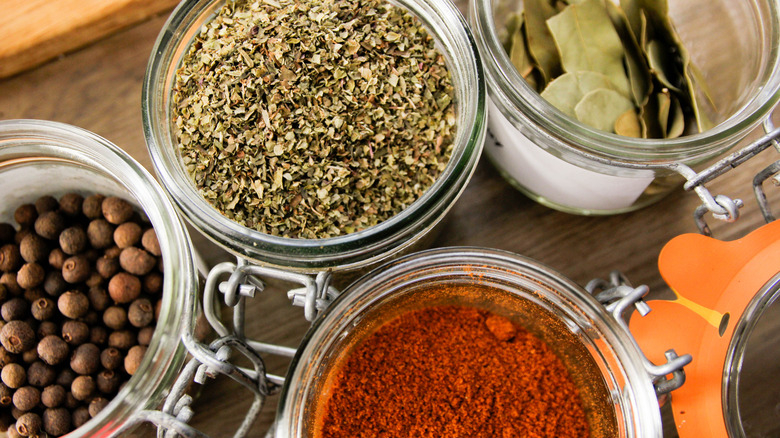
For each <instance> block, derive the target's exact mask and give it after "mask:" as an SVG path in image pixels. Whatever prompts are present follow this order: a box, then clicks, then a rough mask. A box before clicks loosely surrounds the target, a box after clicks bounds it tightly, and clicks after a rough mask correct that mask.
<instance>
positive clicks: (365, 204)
mask: <svg viewBox="0 0 780 438" xmlns="http://www.w3.org/2000/svg"><path fill="white" fill-rule="evenodd" d="M483 79H484V78H483V73H482V64H481V61H480V60H479V56H478V52H477V49H476V46H475V44H474V40H473V38H472V35H471V33H470V31H469V28H468V26H467V24H466V22H465V20H464V18H463V17H462V15H461V14H460V13H459V11H458V10H457V9H456V8H455V6H454V5H452V4H451V3H450V2H442V1H438V0H402V1H393V2H386V1H385V0H338V1H334V2H318V1H311V0H305V1H302V0H278V1H276V0H275V1H264V2H251V1H235V2H234V1H227V2H226V1H224V0H221V1H215V0H198V1H196V0H188V1H184V2H182V3H181V4H180V5H179V6H178V8H177V9H176V10H175V11H174V12H173V14H172V15H171V17H170V19H169V20H168V22H167V24H166V25H165V28H164V29H163V31H162V33H161V34H160V36H159V38H158V41H157V43H156V46H155V49H154V51H153V53H152V56H151V59H150V62H149V66H148V70H147V74H146V79H145V82H144V90H143V122H144V130H145V133H146V140H147V143H148V147H149V151H150V154H151V156H152V160H153V162H154V166H155V169H156V170H157V173H158V174H159V177H160V180H161V182H162V184H163V186H164V187H165V188H166V189H167V191H168V192H169V193H170V195H171V196H172V198H173V199H174V201H175V202H176V204H177V205H178V207H179V208H180V209H181V211H182V212H183V213H184V215H185V216H186V218H187V219H188V220H189V221H190V222H191V223H192V224H193V225H194V226H195V228H197V229H198V230H199V231H201V232H202V233H203V234H205V235H206V236H207V237H209V238H210V239H212V240H213V241H214V242H216V243H217V244H219V245H220V246H222V247H223V248H225V249H227V250H228V251H229V252H231V253H233V254H235V255H237V256H239V257H242V258H245V259H248V260H250V261H253V262H257V263H261V264H263V265H266V266H274V267H280V268H282V269H292V270H295V271H299V272H315V271H318V270H322V269H330V270H332V271H335V272H347V271H354V272H356V271H360V270H363V269H364V268H365V267H366V266H367V265H371V264H373V263H375V262H378V261H381V260H383V259H385V258H387V257H389V256H391V255H393V254H398V253H400V252H407V251H409V250H411V249H413V248H415V247H419V246H421V245H424V240H425V239H426V238H429V237H430V236H432V234H431V233H430V232H431V230H432V229H433V228H434V226H435V225H437V224H438V223H439V222H440V220H441V219H442V217H443V216H444V215H445V213H446V212H447V211H448V210H449V209H450V207H451V206H452V205H453V203H454V202H455V200H456V199H457V198H458V196H459V195H460V193H461V192H462V191H463V189H464V187H465V186H466V183H467V182H468V180H469V178H470V176H471V174H472V173H473V170H474V168H475V166H476V163H477V161H478V159H479V156H480V153H481V150H482V145H483V143H484V137H485V132H486V112H485V105H486V104H485V101H486V91H485V85H484V80H483ZM388 206H390V207H392V208H388Z"/></svg>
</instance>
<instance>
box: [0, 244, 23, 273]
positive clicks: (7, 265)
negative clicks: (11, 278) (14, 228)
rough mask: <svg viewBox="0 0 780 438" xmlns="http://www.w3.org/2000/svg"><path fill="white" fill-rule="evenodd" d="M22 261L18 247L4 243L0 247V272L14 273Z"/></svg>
mask: <svg viewBox="0 0 780 438" xmlns="http://www.w3.org/2000/svg"><path fill="white" fill-rule="evenodd" d="M22 260H23V259H22V254H21V253H20V252H19V246H18V245H16V244H13V243H6V244H5V245H3V246H0V271H3V272H11V271H15V270H17V269H19V266H21V264H22Z"/></svg>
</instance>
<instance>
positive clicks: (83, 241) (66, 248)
mask: <svg viewBox="0 0 780 438" xmlns="http://www.w3.org/2000/svg"><path fill="white" fill-rule="evenodd" d="M59 239H60V248H62V252H64V253H65V254H68V255H75V254H78V253H80V252H82V251H84V250H85V249H86V248H87V241H88V240H87V232H86V231H84V229H83V228H81V227H79V226H74V227H68V228H65V229H64V230H63V231H62V233H60V237H59Z"/></svg>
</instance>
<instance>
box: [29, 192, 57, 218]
mask: <svg viewBox="0 0 780 438" xmlns="http://www.w3.org/2000/svg"><path fill="white" fill-rule="evenodd" d="M59 207H60V203H59V201H57V200H56V199H55V198H54V196H50V195H44V196H41V197H40V198H38V199H36V200H35V211H37V212H38V214H43V213H46V212H47V211H52V210H56V209H58V208H59Z"/></svg>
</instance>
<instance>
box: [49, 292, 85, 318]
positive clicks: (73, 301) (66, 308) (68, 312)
mask: <svg viewBox="0 0 780 438" xmlns="http://www.w3.org/2000/svg"><path fill="white" fill-rule="evenodd" d="M57 308H58V309H60V313H62V314H63V315H65V316H67V317H68V318H72V319H76V318H79V317H82V316H84V314H86V313H87V311H88V310H89V298H87V296H86V295H84V294H82V293H81V292H77V291H68V292H65V293H64V294H62V295H60V297H59V299H58V300H57Z"/></svg>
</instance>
